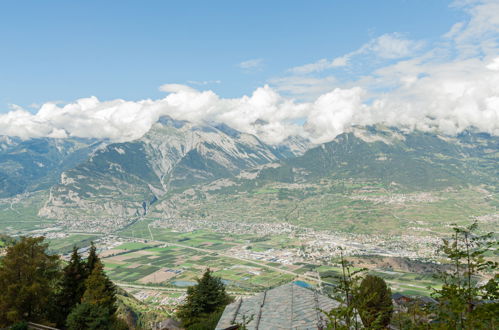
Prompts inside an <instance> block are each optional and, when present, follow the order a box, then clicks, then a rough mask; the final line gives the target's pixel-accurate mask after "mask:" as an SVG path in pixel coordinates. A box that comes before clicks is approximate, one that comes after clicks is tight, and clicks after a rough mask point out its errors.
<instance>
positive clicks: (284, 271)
mask: <svg viewBox="0 0 499 330" xmlns="http://www.w3.org/2000/svg"><path fill="white" fill-rule="evenodd" d="M147 228H148V229H149V234H150V236H151V243H157V244H165V245H170V246H177V247H181V248H185V249H191V250H194V251H198V252H203V253H209V254H215V255H217V256H221V257H225V258H231V259H236V260H239V261H243V262H246V263H250V264H253V265H256V266H259V267H264V268H267V269H271V270H273V271H276V272H279V273H283V274H288V275H293V276H297V277H301V278H303V279H307V280H309V281H314V282H318V283H320V284H331V285H333V283H331V282H327V281H323V280H322V279H318V278H316V277H312V276H308V275H304V274H298V273H296V272H293V271H291V270H287V269H281V268H278V267H274V266H270V265H267V264H264V263H261V262H258V261H255V260H251V259H245V258H240V257H236V256H234V255H230V254H226V253H222V252H220V251H215V250H208V249H203V248H197V247H193V246H189V245H185V244H179V243H172V242H166V241H158V240H155V239H154V236H153V234H152V231H151V225H150V224H149V225H148V226H147ZM121 237H124V238H131V239H136V238H133V237H126V236H121Z"/></svg>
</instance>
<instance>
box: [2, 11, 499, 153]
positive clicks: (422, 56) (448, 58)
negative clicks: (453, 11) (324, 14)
mask: <svg viewBox="0 0 499 330" xmlns="http://www.w3.org/2000/svg"><path fill="white" fill-rule="evenodd" d="M494 5H496V3H494V2H487V1H474V2H471V1H466V2H461V3H460V4H459V6H465V7H464V8H465V10H466V12H467V13H468V14H469V19H468V20H464V21H463V22H462V23H460V24H459V25H454V26H453V27H450V30H449V32H448V33H446V34H445V35H444V36H442V40H440V41H439V42H438V43H436V44H434V45H427V46H425V47H424V48H425V49H426V52H422V47H423V44H422V43H421V42H414V41H409V40H407V39H404V38H402V37H401V36H400V35H398V34H390V35H383V36H380V37H378V38H375V39H373V40H372V41H370V42H369V43H367V44H366V45H364V46H362V47H361V48H359V49H358V50H357V51H355V52H353V53H350V54H347V55H345V56H344V57H342V58H341V59H335V60H333V61H328V60H322V61H319V62H317V63H315V64H314V65H310V66H309V67H308V68H304V69H301V70H302V71H296V70H295V71H294V73H297V72H298V73H300V75H297V76H286V77H282V78H274V79H272V80H271V81H270V82H271V83H272V84H273V85H274V86H276V87H270V86H267V85H265V86H263V87H260V88H257V89H256V90H255V91H254V92H253V93H252V94H251V95H245V96H242V97H240V98H222V97H219V96H218V95H217V94H215V93H214V92H213V91H210V90H207V91H199V90H197V89H194V88H192V87H189V86H185V85H181V84H165V85H162V86H161V87H160V90H162V91H164V92H166V93H168V94H167V95H166V96H165V97H164V98H161V99H159V100H142V101H137V102H130V101H126V100H121V99H117V100H111V101H100V100H98V99H97V98H95V97H89V98H83V99H79V100H76V101H74V102H73V103H70V104H66V105H63V104H57V103H55V102H48V103H45V104H43V105H42V106H41V107H40V108H39V110H38V112H37V113H35V114H32V113H30V112H28V111H25V110H23V109H22V108H20V107H18V106H12V107H11V111H10V112H8V113H5V114H0V134H2V135H14V136H20V137H22V138H30V137H42V136H50V137H66V136H78V137H94V138H108V139H111V140H113V141H130V140H133V139H137V138H140V137H141V136H142V135H143V134H145V133H146V132H147V131H148V130H149V129H150V127H151V126H152V125H153V124H154V123H155V122H156V121H157V120H158V119H159V118H160V117H161V116H162V115H169V116H171V117H173V118H175V119H180V120H189V121H191V122H194V123H204V122H210V123H211V122H221V123H225V124H227V125H229V126H231V127H233V128H235V129H238V130H240V131H243V132H248V133H251V134H256V135H258V136H259V137H260V138H261V139H263V140H264V141H266V142H268V143H272V144H276V143H279V142H281V141H283V140H284V139H286V138H287V137H288V136H290V135H301V136H303V137H306V138H310V139H311V140H312V141H314V142H316V143H322V142H325V141H328V140H331V139H333V138H334V137H335V136H336V135H338V134H340V133H342V132H344V131H346V130H348V129H349V127H350V126H352V125H367V124H375V123H384V124H387V125H394V126H404V127H408V128H417V129H422V130H431V129H439V130H441V131H443V132H445V133H449V134H455V133H458V132H461V131H462V130H465V129H467V128H470V127H475V128H477V129H479V130H481V131H484V132H489V133H491V134H495V135H499V56H498V54H499V45H498V44H497V43H495V40H497V39H498V38H499V29H497V20H496V18H497V17H498V16H499V10H497V11H495V12H494V13H490V12H487V10H485V9H489V10H491V9H492V7H493V6H494ZM484 6H485V7H484ZM482 20H483V21H482ZM471 32H473V33H474V35H473V37H471ZM472 49H479V53H476V52H475V51H472ZM362 54H364V55H366V54H367V55H368V56H375V57H376V58H378V59H390V61H389V63H390V64H389V65H388V64H387V62H383V63H384V64H383V65H384V66H378V67H376V68H374V69H373V70H372V71H371V72H368V73H366V74H364V75H363V76H361V77H360V78H358V79H351V80H350V81H348V83H342V82H341V81H339V80H338V79H337V78H335V77H334V76H327V77H323V76H322V77H314V76H311V75H308V76H303V75H301V74H303V73H311V72H316V71H320V70H325V69H327V68H329V67H331V66H333V64H334V62H336V64H334V65H337V66H340V65H345V64H348V63H353V61H354V60H355V59H356V56H360V55H362ZM395 59H397V61H395ZM247 62H250V61H247ZM243 67H244V68H246V69H249V68H254V67H258V61H257V64H255V63H253V64H251V63H249V64H248V63H247V64H246V65H243ZM280 93H282V94H286V95H289V94H291V95H292V96H294V97H295V98H290V97H287V96H283V95H281V94H280ZM296 96H298V97H299V99H300V101H297V100H296ZM299 122H305V125H300V124H298V123H299Z"/></svg>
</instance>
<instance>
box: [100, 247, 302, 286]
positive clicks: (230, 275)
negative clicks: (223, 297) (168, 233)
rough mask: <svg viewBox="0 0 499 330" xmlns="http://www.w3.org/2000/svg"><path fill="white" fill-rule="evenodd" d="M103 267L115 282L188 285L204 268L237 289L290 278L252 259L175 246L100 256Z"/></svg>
mask: <svg viewBox="0 0 499 330" xmlns="http://www.w3.org/2000/svg"><path fill="white" fill-rule="evenodd" d="M103 261H104V264H105V268H106V271H107V273H108V275H109V276H110V277H111V279H113V280H114V281H116V282H118V283H133V284H141V285H155V286H158V285H160V286H171V287H179V288H182V287H187V286H190V285H193V284H195V280H196V278H198V277H199V276H200V275H201V274H202V273H203V271H204V270H205V269H206V268H208V267H209V268H210V269H212V270H213V271H214V273H215V275H216V276H220V277H221V278H222V279H223V281H224V283H225V284H226V285H227V286H228V287H229V288H233V289H238V290H262V289H264V288H267V287H272V286H275V285H278V284H280V283H285V282H288V281H290V280H292V279H293V276H292V275H289V274H281V273H279V272H277V271H274V270H271V269H267V268H265V267H258V266H256V265H255V264H253V263H249V262H245V261H241V260H237V259H232V258H230V257H224V256H219V255H217V254H216V252H214V253H204V252H200V251H197V250H193V249H190V248H183V247H178V246H160V247H149V248H147V247H146V248H144V247H141V249H140V250H132V251H129V252H125V253H120V254H117V255H111V256H108V257H105V258H103Z"/></svg>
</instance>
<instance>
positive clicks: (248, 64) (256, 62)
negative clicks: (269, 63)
mask: <svg viewBox="0 0 499 330" xmlns="http://www.w3.org/2000/svg"><path fill="white" fill-rule="evenodd" d="M238 67H240V68H241V69H243V70H245V71H256V70H261V69H262V67H263V59H262V58H254V59H251V60H247V61H243V62H241V63H239V64H238Z"/></svg>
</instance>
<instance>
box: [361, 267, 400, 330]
mask: <svg viewBox="0 0 499 330" xmlns="http://www.w3.org/2000/svg"><path fill="white" fill-rule="evenodd" d="M354 299H355V306H356V307H357V310H358V311H359V315H360V318H361V319H362V323H363V324H364V326H365V327H367V328H370V329H383V328H386V327H387V326H388V324H389V323H390V319H391V316H392V313H393V303H392V291H391V290H390V288H389V287H388V286H387V285H386V282H385V280H383V279H382V278H381V277H378V276H374V275H366V276H365V277H364V278H363V279H362V282H361V283H360V286H359V288H358V291H357V292H356V295H355V297H354Z"/></svg>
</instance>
